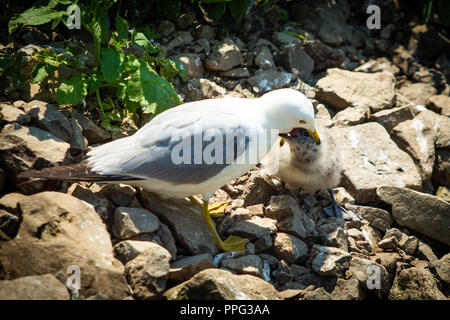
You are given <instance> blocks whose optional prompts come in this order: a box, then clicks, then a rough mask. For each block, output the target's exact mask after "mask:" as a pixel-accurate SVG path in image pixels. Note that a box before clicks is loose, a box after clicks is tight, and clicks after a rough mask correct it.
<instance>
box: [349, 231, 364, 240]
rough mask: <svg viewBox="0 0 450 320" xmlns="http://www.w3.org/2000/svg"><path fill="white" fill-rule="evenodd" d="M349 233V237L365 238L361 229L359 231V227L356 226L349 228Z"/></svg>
mask: <svg viewBox="0 0 450 320" xmlns="http://www.w3.org/2000/svg"><path fill="white" fill-rule="evenodd" d="M347 235H348V236H349V237H352V238H353V239H355V240H359V241H362V240H364V235H363V233H362V232H361V231H359V230H358V229H355V228H351V229H348V230H347Z"/></svg>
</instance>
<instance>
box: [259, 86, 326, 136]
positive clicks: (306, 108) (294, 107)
mask: <svg viewBox="0 0 450 320" xmlns="http://www.w3.org/2000/svg"><path fill="white" fill-rule="evenodd" d="M260 99H261V100H262V101H263V102H264V105H265V107H266V108H267V115H268V117H270V119H269V120H270V122H271V123H272V124H273V126H274V127H275V128H277V129H278V130H280V133H281V134H287V135H289V133H290V132H291V131H292V130H295V129H297V128H304V129H306V130H307V131H308V132H309V134H310V135H311V137H313V139H314V141H316V143H317V144H320V138H319V135H318V133H317V130H316V127H315V122H314V108H313V105H312V103H311V102H310V101H309V100H308V98H307V97H306V96H305V95H304V94H303V93H301V92H299V91H297V90H295V89H289V88H287V89H279V90H273V91H270V92H268V93H266V94H265V95H263V96H262V97H261V98H260Z"/></svg>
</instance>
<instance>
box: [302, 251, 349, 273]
mask: <svg viewBox="0 0 450 320" xmlns="http://www.w3.org/2000/svg"><path fill="white" fill-rule="evenodd" d="M310 260H311V266H312V269H313V271H314V272H315V273H317V274H318V275H321V276H343V275H344V274H345V271H346V270H347V268H348V265H349V261H350V260H351V256H350V254H348V253H347V252H345V251H344V250H341V249H338V248H334V247H324V246H321V245H317V244H315V245H314V246H313V247H312V249H311V257H310Z"/></svg>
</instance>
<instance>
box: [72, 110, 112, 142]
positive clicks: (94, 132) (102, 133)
mask: <svg viewBox="0 0 450 320" xmlns="http://www.w3.org/2000/svg"><path fill="white" fill-rule="evenodd" d="M70 115H71V117H72V118H74V119H75V120H76V121H77V123H78V124H79V125H80V126H81V129H82V130H83V135H84V136H85V138H86V139H87V140H88V141H89V145H93V144H96V143H103V142H105V141H106V140H109V139H111V134H110V133H109V132H108V131H106V130H104V129H102V128H100V127H99V126H97V125H96V124H95V123H94V121H92V120H91V119H89V118H87V117H85V116H84V115H82V114H80V113H78V112H71V113H70Z"/></svg>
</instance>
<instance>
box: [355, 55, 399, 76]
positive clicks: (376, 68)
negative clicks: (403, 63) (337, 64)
mask: <svg viewBox="0 0 450 320" xmlns="http://www.w3.org/2000/svg"><path fill="white" fill-rule="evenodd" d="M353 71H362V72H369V73H375V72H380V71H385V72H390V73H392V74H398V73H399V72H400V69H399V68H398V67H397V66H395V65H393V64H392V62H391V61H390V60H388V59H387V58H385V57H380V58H377V59H370V60H369V61H367V62H366V63H364V64H362V65H360V66H359V67H357V68H355V69H354V70H353Z"/></svg>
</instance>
